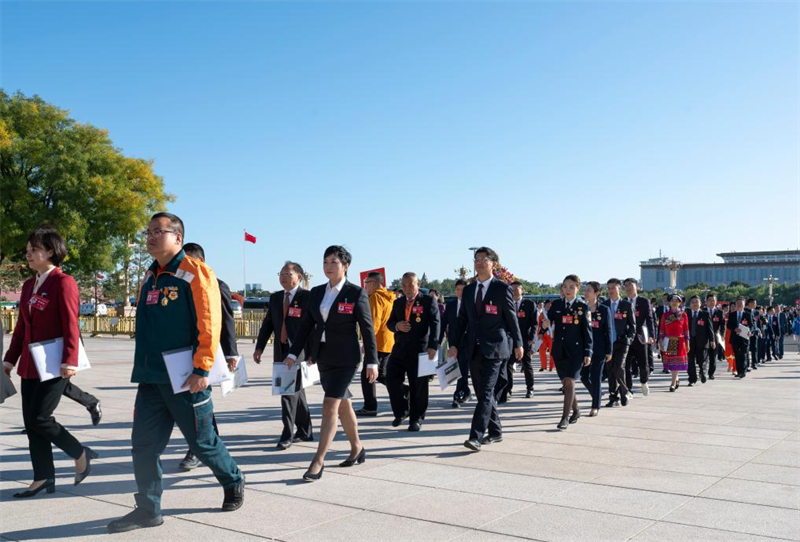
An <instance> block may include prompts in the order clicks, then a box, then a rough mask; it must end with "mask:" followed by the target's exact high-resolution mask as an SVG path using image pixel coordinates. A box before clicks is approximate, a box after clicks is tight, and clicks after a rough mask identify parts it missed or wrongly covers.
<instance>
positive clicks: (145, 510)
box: [108, 213, 244, 532]
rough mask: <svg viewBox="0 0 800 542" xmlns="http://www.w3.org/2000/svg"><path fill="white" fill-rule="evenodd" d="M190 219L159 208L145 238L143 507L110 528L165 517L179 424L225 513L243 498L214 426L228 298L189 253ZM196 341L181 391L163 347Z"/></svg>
mask: <svg viewBox="0 0 800 542" xmlns="http://www.w3.org/2000/svg"><path fill="white" fill-rule="evenodd" d="M183 235H184V228H183V221H182V220H181V219H180V218H178V217H177V216H175V215H173V214H170V213H157V214H155V215H153V218H152V219H151V220H150V224H149V225H148V228H147V231H146V232H145V236H146V237H147V251H148V252H149V253H150V255H151V256H152V257H153V258H154V259H155V262H153V265H152V266H151V267H150V269H149V270H148V271H147V273H145V277H144V282H143V284H142V287H141V291H140V292H139V297H138V300H137V308H136V352H135V355H134V356H135V357H134V362H133V374H132V376H131V382H135V383H137V384H138V385H139V388H138V391H137V394H136V404H135V409H134V416H133V431H132V435H131V441H132V448H133V450H132V452H133V472H134V476H135V478H136V485H137V486H138V492H137V493H136V495H135V498H136V508H135V509H134V510H133V511H132V512H131V513H129V514H127V515H126V516H124V517H122V518H119V519H117V520H114V521H112V522H111V523H109V524H108V530H109V531H110V532H125V531H132V530H134V529H141V528H143V527H156V526H158V525H161V524H162V523H163V522H164V520H163V518H162V517H161V493H162V492H163V485H162V482H161V478H162V471H161V460H160V456H161V453H162V452H163V451H164V449H165V448H166V446H167V443H168V442H169V437H170V434H171V433H172V428H173V426H174V425H175V424H176V423H177V424H178V427H179V428H180V430H181V432H182V433H183V436H184V437H185V438H186V441H187V442H188V444H189V447H190V448H191V450H192V452H194V454H195V455H196V456H197V457H198V458H199V459H200V460H201V461H202V462H203V463H205V464H206V465H207V466H208V467H209V468H210V469H211V471H212V472H213V473H214V476H215V477H216V478H217V480H218V481H219V482H220V484H222V487H223V488H224V490H225V499H224V501H223V503H222V510H223V511H233V510H237V509H239V508H240V507H241V506H242V504H243V503H244V476H243V475H242V473H241V471H240V470H239V468H238V467H237V466H236V463H235V462H234V461H233V458H232V457H231V455H230V453H229V452H228V449H227V448H226V447H225V444H224V443H223V442H222V440H220V438H219V437H218V436H217V435H216V433H215V432H214V428H213V426H212V417H213V412H214V407H213V404H212V402H211V391H210V390H209V389H208V375H209V371H210V369H211V367H212V365H213V364H214V357H215V354H216V352H217V348H218V347H219V338H220V330H221V325H222V324H221V322H222V316H221V300H220V292H219V286H218V284H217V280H216V277H215V276H214V272H213V271H212V270H211V268H210V267H208V266H207V265H205V264H204V263H203V262H200V261H199V260H195V259H192V258H187V257H186V255H185V253H184V251H183V248H182V247H183ZM186 347H191V348H192V350H193V352H194V354H193V361H194V371H193V372H192V374H191V375H190V376H189V378H188V379H187V380H186V383H185V386H188V388H189V390H188V392H182V393H177V394H176V393H174V392H173V390H172V386H171V384H170V379H169V374H168V373H167V367H166V364H165V362H164V356H163V353H164V352H169V351H172V350H177V349H180V348H186Z"/></svg>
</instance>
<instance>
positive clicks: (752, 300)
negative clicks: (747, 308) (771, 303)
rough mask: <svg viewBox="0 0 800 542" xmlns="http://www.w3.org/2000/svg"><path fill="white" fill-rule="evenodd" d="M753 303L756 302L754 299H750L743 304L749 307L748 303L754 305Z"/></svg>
mask: <svg viewBox="0 0 800 542" xmlns="http://www.w3.org/2000/svg"><path fill="white" fill-rule="evenodd" d="M755 302H756V300H755V298H754V297H750V298H748V299H747V301H746V302H745V305H749V304H750V303H755Z"/></svg>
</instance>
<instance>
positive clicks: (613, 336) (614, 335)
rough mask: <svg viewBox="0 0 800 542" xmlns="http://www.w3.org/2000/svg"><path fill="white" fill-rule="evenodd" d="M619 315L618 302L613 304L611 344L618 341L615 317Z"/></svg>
mask: <svg viewBox="0 0 800 542" xmlns="http://www.w3.org/2000/svg"><path fill="white" fill-rule="evenodd" d="M615 314H617V302H616V301H612V302H611V318H614V320H613V321H612V322H611V342H612V343H614V342H616V341H617V326H616V323H615V322H616V317H615V316H614V315H615Z"/></svg>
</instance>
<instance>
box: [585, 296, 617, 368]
mask: <svg viewBox="0 0 800 542" xmlns="http://www.w3.org/2000/svg"><path fill="white" fill-rule="evenodd" d="M596 309H597V310H595V311H594V312H592V321H591V326H592V357H593V358H594V359H600V358H604V357H606V356H610V355H611V354H612V353H613V349H612V345H611V326H612V325H613V324H614V319H613V318H612V317H611V309H610V308H609V307H607V306H605V305H603V304H602V303H598V304H597V307H596ZM617 309H619V305H617Z"/></svg>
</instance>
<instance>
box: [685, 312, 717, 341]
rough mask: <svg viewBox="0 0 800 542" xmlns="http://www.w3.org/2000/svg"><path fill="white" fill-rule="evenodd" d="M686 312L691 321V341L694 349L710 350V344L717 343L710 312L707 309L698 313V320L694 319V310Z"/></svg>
mask: <svg viewBox="0 0 800 542" xmlns="http://www.w3.org/2000/svg"><path fill="white" fill-rule="evenodd" d="M685 312H686V316H687V318H688V319H689V340H690V342H691V345H692V348H708V346H709V343H712V342H714V341H715V339H714V325H713V323H712V322H711V317H709V315H708V311H707V310H705V309H700V310H699V311H697V320H695V319H694V318H693V317H692V314H693V312H694V311H692V309H689V310H687V311H685Z"/></svg>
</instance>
